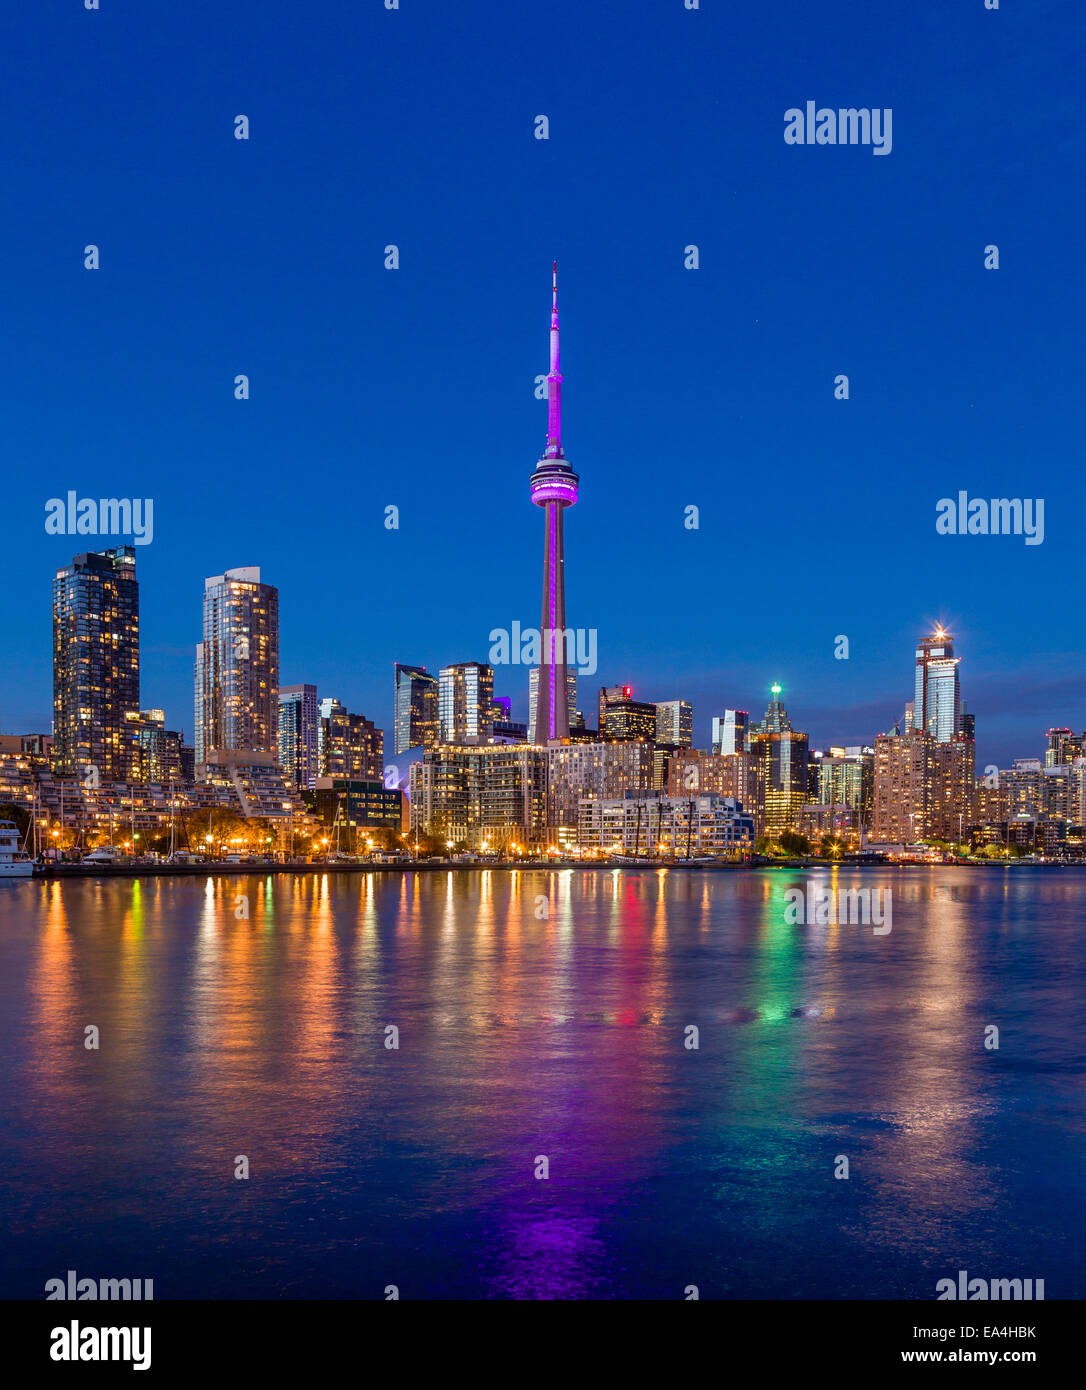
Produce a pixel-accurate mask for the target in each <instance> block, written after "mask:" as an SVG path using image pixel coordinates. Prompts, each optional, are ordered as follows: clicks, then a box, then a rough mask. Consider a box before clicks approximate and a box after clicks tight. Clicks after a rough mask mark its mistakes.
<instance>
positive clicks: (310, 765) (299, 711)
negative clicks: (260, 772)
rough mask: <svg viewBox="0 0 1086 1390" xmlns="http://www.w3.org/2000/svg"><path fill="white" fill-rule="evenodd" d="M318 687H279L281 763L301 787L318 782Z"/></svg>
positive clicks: (290, 778) (292, 783)
mask: <svg viewBox="0 0 1086 1390" xmlns="http://www.w3.org/2000/svg"><path fill="white" fill-rule="evenodd" d="M319 727H320V725H319V717H318V714H317V687H316V686H315V685H282V686H280V687H279V733H278V747H279V766H280V767H281V768H282V769H283V771H284V773H285V774H286V776H287V780H288V781H289V782H290V784H291V785H292V786H294V787H297V788H298V790H299V791H305V790H306V789H308V788H310V787H313V786H315V785H316V781H317V773H318V763H317V748H318V742H319V737H318V736H319Z"/></svg>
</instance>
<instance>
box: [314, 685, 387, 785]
mask: <svg viewBox="0 0 1086 1390" xmlns="http://www.w3.org/2000/svg"><path fill="white" fill-rule="evenodd" d="M384 755H385V735H384V731H383V730H381V729H378V728H377V727H376V725H375V724H374V723H373V720H372V719H367V718H366V716H365V715H364V714H351V713H350V712H349V711H348V710H347V708H346V707H345V706H344V705H343V704H342V703H341V702H340V701H339V700H337V699H334V698H332V697H329V698H327V699H324V700H321V701H320V703H319V704H318V706H317V775H318V777H333V778H336V777H339V778H346V779H347V780H349V781H356V782H380V781H382V780H383V777H384V762H385V756H384Z"/></svg>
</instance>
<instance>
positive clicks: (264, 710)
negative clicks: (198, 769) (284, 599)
mask: <svg viewBox="0 0 1086 1390" xmlns="http://www.w3.org/2000/svg"><path fill="white" fill-rule="evenodd" d="M195 747H196V762H197V764H207V763H211V762H214V761H215V759H214V758H213V757H212V756H211V755H212V753H214V752H241V751H245V752H254V753H270V754H272V755H274V756H275V757H278V756H279V590H278V589H276V588H273V586H272V585H271V584H263V583H261V580H260V569H259V567H258V566H255V565H253V566H247V567H245V568H242V569H233V570H226V571H225V573H223V574H216V575H213V576H212V577H211V578H210V579H206V580H205V581H204V636H203V641H202V642H200V643H198V644H197V647H196V737H195Z"/></svg>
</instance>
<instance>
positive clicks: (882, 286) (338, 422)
mask: <svg viewBox="0 0 1086 1390" xmlns="http://www.w3.org/2000/svg"><path fill="white" fill-rule="evenodd" d="M401 3H402V7H401V9H400V10H398V11H394V12H389V11H386V10H385V9H384V8H383V6H382V5H381V3H380V0H365V3H362V0H327V3H323V4H321V5H320V6H317V7H313V6H305V5H299V4H296V3H281V2H278V0H271V3H268V2H267V0H265V3H255V0H239V2H238V3H233V4H229V5H224V4H223V3H222V2H221V0H197V2H196V3H192V0H188V2H187V3H185V4H173V3H165V0H157V2H156V0H141V2H140V3H136V0H101V4H102V9H101V10H99V11H98V12H85V11H84V10H83V9H82V8H81V7H80V6H79V5H78V4H77V2H76V0H63V3H61V0H38V3H36V4H35V5H34V6H19V7H15V8H14V9H12V8H10V7H9V9H8V10H7V11H5V13H4V16H3V19H2V21H0V24H2V30H0V39H2V42H3V52H4V54H5V61H4V68H5V72H4V81H3V83H2V84H0V108H2V111H3V121H4V132H5V144H6V155H7V158H6V160H5V165H6V172H7V189H6V194H7V196H6V198H5V211H4V215H3V219H2V224H0V225H2V244H3V256H4V267H5V271H6V274H5V275H4V277H3V290H2V294H3V309H2V312H3V323H4V327H5V331H4V333H3V335H2V338H0V344H2V346H0V353H2V367H3V373H2V388H0V389H2V391H3V400H4V403H3V410H2V413H0V429H2V436H0V443H2V447H3V451H4V455H5V461H6V468H5V488H4V494H5V506H4V515H5V520H6V525H5V528H4V532H5V540H6V543H7V544H6V548H7V557H8V565H7V577H8V582H7V584H6V585H5V586H4V589H3V594H2V597H0V604H2V608H3V612H2V619H3V632H4V653H5V655H4V661H3V680H2V681H0V729H3V730H4V731H13V730H30V729H35V730H36V729H43V728H46V729H47V728H48V727H49V721H50V718H51V705H52V693H51V648H50V619H49V612H50V607H49V605H50V583H51V578H52V574H53V572H54V570H55V569H56V568H57V566H59V565H61V564H64V563H66V562H67V561H68V560H69V559H70V557H71V555H72V553H74V552H75V551H76V550H82V549H88V548H89V549H97V548H103V547H104V545H105V544H106V543H107V542H105V541H102V542H100V543H99V542H97V541H94V540H93V539H88V540H87V541H85V542H82V543H80V544H73V543H72V540H71V538H67V537H53V536H49V535H46V533H45V529H44V516H45V503H46V501H47V499H48V498H50V497H53V496H63V495H65V494H66V492H67V491H68V489H75V490H76V491H77V492H78V494H79V495H80V496H90V497H99V496H117V497H121V496H128V497H152V498H153V499H154V506H155V534H154V541H153V543H152V544H151V545H149V546H145V547H141V548H139V549H138V551H137V561H138V572H139V577H140V583H141V606H142V632H143V653H142V699H143V704H144V705H145V706H152V705H157V706H163V707H165V709H166V711H167V715H168V719H169V722H170V724H171V726H172V727H178V726H182V727H184V728H185V730H186V731H187V732H188V733H189V735H190V736H191V730H192V658H193V646H194V643H195V642H196V641H197V640H199V636H200V603H201V593H202V584H203V578H204V576H206V575H209V574H216V573H221V572H222V570H223V569H224V568H228V567H232V566H237V565H252V564H259V565H260V566H261V567H262V570H263V573H264V578H265V579H266V580H268V581H269V582H271V583H274V584H276V585H277V586H278V587H279V590H280V618H281V631H280V652H281V678H282V680H283V681H284V683H287V682H296V681H303V680H304V681H313V682H315V683H316V684H317V685H318V687H319V689H320V691H321V693H322V694H327V695H338V696H339V697H340V698H341V699H343V700H344V701H345V702H346V703H347V704H348V705H349V707H351V708H352V709H356V710H360V711H362V712H364V713H366V714H367V715H369V716H370V717H371V718H374V719H376V720H377V722H378V723H379V724H381V725H383V726H384V727H385V728H386V729H387V728H389V727H390V724H391V706H392V699H391V694H392V669H393V662H394V661H396V660H400V661H404V662H409V663H421V664H425V665H427V666H429V667H431V668H434V667H437V666H439V665H441V664H443V663H445V662H448V661H454V660H471V659H475V660H485V659H486V655H487V650H488V647H489V641H488V634H489V632H490V630H491V629H492V628H495V627H508V626H509V625H510V624H511V623H512V621H513V620H514V619H517V620H519V621H520V622H521V623H522V624H525V625H528V624H535V623H537V622H538V611H539V587H540V582H541V577H540V570H541V559H542V556H541V551H542V515H541V514H540V512H539V511H538V510H537V509H535V508H533V507H532V506H531V504H530V502H529V497H528V477H529V474H530V473H531V470H532V467H533V465H534V463H535V460H536V459H537V458H538V456H539V453H540V451H541V448H542V445H543V442H544V437H545V432H546V406H545V404H544V403H542V402H539V401H536V400H535V399H534V395H533V386H534V378H535V376H536V375H537V374H538V373H541V372H545V371H546V353H547V327H548V316H547V310H548V286H549V278H550V263H551V260H552V259H553V258H554V257H557V258H558V261H559V265H560V281H561V307H562V329H563V342H562V365H563V371H564V375H565V386H564V390H563V406H564V425H565V442H566V451H567V454H568V455H569V457H570V460H571V462H572V463H573V465H574V467H576V468H577V470H578V471H579V473H580V475H581V499H580V501H579V503H578V505H577V506H576V508H574V509H573V510H572V511H571V512H569V513H568V514H567V517H566V557H567V559H566V574H567V618H568V621H569V623H570V624H571V625H573V626H580V627H595V628H596V629H598V634H599V636H598V641H599V663H600V665H599V671H598V673H597V675H596V676H595V677H593V678H592V679H591V680H590V681H589V682H588V685H589V686H590V687H591V691H592V695H593V697H594V692H595V688H596V687H597V686H598V685H599V684H601V683H603V682H606V683H609V684H610V683H617V682H619V681H623V682H629V683H630V684H632V685H633V686H634V688H635V691H636V693H637V694H638V695H639V696H643V697H644V698H649V699H666V698H674V697H676V696H682V697H685V698H688V699H691V700H692V701H693V703H694V710H695V733H696V741H697V742H699V743H702V744H704V743H705V741H706V740H707V737H708V726H709V720H710V718H711V716H712V714H714V713H716V712H719V711H720V710H721V709H723V708H724V707H725V706H726V705H738V706H740V707H746V708H749V709H750V710H752V711H753V712H755V713H759V712H760V711H761V710H762V709H763V708H764V705H765V702H766V699H767V689H768V686H769V684H770V682H771V681H772V680H774V679H779V680H780V681H781V682H782V684H783V686H784V690H785V697H784V698H785V699H786V702H787V703H788V706H789V708H790V710H791V712H792V715H793V718H794V721H795V723H796V724H797V726H798V727H802V728H806V729H807V730H808V731H809V732H810V734H811V737H812V742H813V743H814V744H815V745H816V746H818V745H825V744H828V743H829V742H837V741H844V742H858V741H860V740H870V739H872V738H873V736H874V735H875V733H877V732H879V731H881V730H883V729H886V728H887V727H889V725H890V724H891V723H892V722H893V720H894V719H895V718H897V717H898V716H899V715H900V714H901V710H902V707H903V705H904V702H905V700H906V699H907V698H908V697H909V692H910V689H911V684H912V653H913V645H914V641H915V638H916V637H917V636H918V635H919V634H920V633H921V632H922V631H923V630H925V629H926V628H927V627H929V626H930V624H931V623H932V622H933V621H934V620H936V619H942V620H944V621H945V622H947V623H948V624H949V625H950V627H951V629H952V630H953V631H954V633H955V636H956V638H957V644H958V653H959V654H960V655H961V656H962V658H963V661H962V690H963V695H964V696H965V698H966V699H968V701H969V703H970V707H971V708H972V709H973V710H974V711H975V713H976V716H977V732H978V761H979V762H980V763H982V764H984V763H987V762H990V761H997V762H1000V763H1003V764H1004V765H1005V764H1006V762H1007V761H1008V760H1009V759H1010V758H1011V757H1012V756H1016V755H1032V754H1035V753H1036V752H1037V751H1038V750H1039V748H1040V746H1041V742H1042V731H1043V729H1044V728H1046V727H1047V726H1048V725H1050V724H1054V723H1055V724H1070V725H1071V726H1073V727H1074V728H1076V729H1081V728H1082V727H1083V726H1084V725H1086V660H1084V657H1083V654H1082V643H1081V632H1082V620H1081V607H1082V593H1083V584H1082V550H1081V543H1080V532H1081V518H1082V515H1083V494H1084V487H1083V481H1082V468H1081V462H1080V453H1081V436H1082V429H1081V423H1080V415H1081V408H1082V388H1081V382H1082V376H1083V372H1082V355H1083V348H1082V337H1081V331H1080V325H1081V323H1082V321H1083V317H1084V316H1083V307H1084V306H1083V286H1084V277H1083V274H1082V254H1083V252H1082V243H1083V237H1082V214H1083V202H1084V200H1083V192H1082V183H1081V173H1080V171H1081V168H1082V167H1083V160H1084V155H1086V149H1084V136H1083V123H1082V102H1081V77H1080V74H1081V66H1082V58H1083V40H1084V37H1086V14H1084V13H1083V12H1082V11H1081V10H1080V9H1078V7H1074V6H1072V5H1070V4H1043V3H1042V4H1038V5H1032V6H1029V7H1025V6H1021V5H1017V4H1010V3H1007V2H1006V0H1005V3H1004V6H1003V8H1001V9H1000V10H999V11H996V12H992V11H987V10H985V9H984V6H983V3H982V0H969V2H968V3H965V2H964V0H963V2H962V3H955V4H947V3H946V0H942V3H934V2H933V3H928V4H919V5H910V6H901V5H899V4H897V3H882V2H881V0H872V2H871V3H868V4H864V5H862V6H857V5H855V4H847V3H825V4H811V3H810V2H809V0H781V2H780V3H777V4H774V5H772V6H757V7H742V8H740V7H736V6H732V5H725V4H723V3H720V0H703V3H702V8H701V9H700V10H698V11H693V12H691V11H687V10H685V9H684V8H683V5H682V2H681V0H657V2H656V3H652V4H646V3H643V4H637V3H626V2H623V3H619V0H613V2H612V3H607V2H606V0H605V2H604V3H598V4H595V3H594V4H586V3H584V0H553V3H551V4H549V5H548V6H546V7H544V8H542V9H540V8H539V7H536V6H529V5H513V4H509V3H508V0H504V2H502V3H499V2H498V0H495V2H494V3H464V4H457V5H449V4H437V3H422V0H401ZM809 99H810V100H814V101H816V102H817V103H818V104H819V105H820V106H822V105H825V106H830V107H844V106H855V107H861V106H865V107H880V108H886V107H890V108H892V110H893V150H892V153H891V154H889V155H888V156H885V157H878V156H875V155H874V154H873V152H872V150H871V149H870V148H864V147H847V146H840V147H831V146H826V147H807V146H803V147H792V146H789V145H786V144H785V142H784V139H783V132H784V113H785V111H786V110H787V109H788V108H791V107H794V106H799V107H802V106H803V105H804V103H805V102H806V101H807V100H809ZM239 113H244V114H246V115H247V116H248V117H249V120H250V123H251V139H250V140H249V141H248V142H243V141H237V140H235V139H234V138H233V129H234V117H235V116H236V115H237V114H239ZM539 114H545V115H547V116H548V118H549V121H550V139H549V140H547V141H537V140H536V139H534V138H533V121H534V118H535V117H536V116H537V115H539ZM88 243H94V244H96V245H98V246H99V247H100V254H101V268H100V269H99V270H97V271H87V270H85V269H84V268H83V262H82V252H83V247H84V246H85V245H87V244H88ZM390 243H394V244H396V245H397V246H398V247H399V248H400V258H401V267H400V269H399V270H397V271H389V270H386V269H385V268H384V264H383V251H384V247H385V246H386V245H387V244H390ZM992 243H994V244H997V245H998V246H999V251H1000V268H999V270H998V271H986V270H985V269H984V265H983V259H984V247H985V246H986V245H988V244H992ZM688 244H696V245H697V246H698V247H699V253H700V268H699V269H698V270H696V271H690V270H686V269H684V266H683V248H684V247H685V246H687V245H688ZM238 373H245V374H247V375H248V376H249V377H250V379H251V399H250V400H248V401H244V402H239V401H236V400H235V399H234V397H233V381H234V377H235V376H236V375H237V374H238ZM839 373H845V374H847V375H848V376H849V379H850V399H849V400H848V401H838V400H835V399H834V392H833V383H834V378H835V376H837V375H838V374H839ZM959 489H966V490H967V491H968V492H969V494H970V496H979V497H995V496H1008V497H1022V498H1025V497H1029V498H1037V497H1043V498H1044V499H1045V503H1046V507H1045V540H1044V543H1043V545H1039V546H1034V547H1027V546H1026V545H1025V544H1024V543H1023V539H1022V537H1013V536H1010V537H1002V536H998V537H996V536H988V537H984V536H971V537H956V536H954V537H942V536H937V535H936V532H935V508H936V503H937V501H938V500H939V499H940V498H942V497H946V496H956V495H957V492H958V491H959ZM390 504H395V505H397V506H398V507H399V508H400V528H399V530H397V531H389V530H386V529H385V527H384V515H385V512H384V509H385V507H386V506H388V505H390ZM689 505H696V506H697V507H698V508H699V509H700V528H699V529H698V530H697V531H690V530H687V529H686V528H685V527H684V525H683V517H684V508H685V507H686V506H689ZM839 634H844V635H847V636H848V638H849V643H850V657H849V660H847V661H841V660H836V659H835V658H834V640H835V638H836V637H837V636H838V635H839ZM496 685H497V690H498V693H500V694H505V695H510V696H512V697H513V707H514V712H515V713H516V712H518V711H519V712H520V713H521V714H522V715H523V714H524V713H526V705H527V674H526V672H525V671H524V670H523V668H519V667H513V668H509V669H506V670H504V671H502V670H499V672H498V676H497V681H496ZM582 703H583V702H582ZM592 707H593V701H592V700H590V701H589V702H588V708H592ZM389 744H390V745H391V740H389Z"/></svg>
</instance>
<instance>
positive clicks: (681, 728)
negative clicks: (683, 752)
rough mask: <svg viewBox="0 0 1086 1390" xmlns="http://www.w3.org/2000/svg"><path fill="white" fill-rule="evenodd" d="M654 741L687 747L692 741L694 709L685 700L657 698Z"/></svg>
mask: <svg viewBox="0 0 1086 1390" xmlns="http://www.w3.org/2000/svg"><path fill="white" fill-rule="evenodd" d="M656 742H657V743H666V744H668V745H669V746H670V747H672V748H689V747H691V746H692V744H693V742H694V711H693V708H692V707H691V705H690V703H689V702H688V701H687V700H657V702H656Z"/></svg>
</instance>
